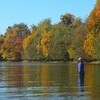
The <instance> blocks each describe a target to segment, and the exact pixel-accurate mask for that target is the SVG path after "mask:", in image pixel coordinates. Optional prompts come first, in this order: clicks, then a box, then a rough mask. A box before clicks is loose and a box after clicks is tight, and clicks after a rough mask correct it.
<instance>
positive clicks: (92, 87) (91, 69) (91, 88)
mask: <svg viewBox="0 0 100 100" xmlns="http://www.w3.org/2000/svg"><path fill="white" fill-rule="evenodd" d="M97 70H98V69H97ZM85 73H86V74H85V76H86V78H85V80H86V81H85V85H86V87H87V88H86V91H88V92H90V93H89V94H88V95H89V96H90V98H91V100H94V99H95V96H99V95H100V92H99V94H98V93H97V91H98V87H97V86H96V83H97V82H96V78H98V76H95V75H96V66H94V65H92V64H91V65H87V67H86V70H85ZM96 87H97V89H96Z"/></svg>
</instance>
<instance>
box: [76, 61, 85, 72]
mask: <svg viewBox="0 0 100 100" xmlns="http://www.w3.org/2000/svg"><path fill="white" fill-rule="evenodd" d="M77 67H78V68H77V69H78V72H79V73H84V62H83V61H78V66H77Z"/></svg>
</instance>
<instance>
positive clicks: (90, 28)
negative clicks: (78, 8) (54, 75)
mask: <svg viewBox="0 0 100 100" xmlns="http://www.w3.org/2000/svg"><path fill="white" fill-rule="evenodd" d="M99 40H100V7H99V6H95V8H94V9H93V10H92V12H91V13H90V15H89V17H88V19H87V20H86V21H85V22H82V20H81V19H80V18H77V17H75V16H74V15H72V14H70V13H66V14H64V15H61V16H60V22H58V23H57V24H52V22H51V20H50V19H48V18H47V19H44V20H43V21H41V22H39V23H38V25H32V26H31V28H28V26H27V25H26V24H24V23H19V24H14V25H13V26H9V27H8V28H7V29H6V32H5V33H4V34H3V35H0V59H1V60H7V61H8V60H9V61H21V60H27V61H37V60H38V61H44V60H45V61H48V60H50V61H55V60H56V61H69V60H76V59H77V58H78V57H79V56H82V57H83V58H84V59H85V60H92V59H96V60H100V50H99V49H100V41H99Z"/></svg>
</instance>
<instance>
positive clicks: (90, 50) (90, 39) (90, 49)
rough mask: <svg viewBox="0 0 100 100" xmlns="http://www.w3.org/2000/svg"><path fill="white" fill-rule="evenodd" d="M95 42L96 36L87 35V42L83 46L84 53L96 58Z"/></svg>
mask: <svg viewBox="0 0 100 100" xmlns="http://www.w3.org/2000/svg"><path fill="white" fill-rule="evenodd" d="M94 40H95V37H94V35H93V34H91V33H89V34H87V37H86V40H85V42H84V45H83V49H84V51H85V52H86V53H87V54H89V55H90V56H91V57H94V56H95V48H94Z"/></svg>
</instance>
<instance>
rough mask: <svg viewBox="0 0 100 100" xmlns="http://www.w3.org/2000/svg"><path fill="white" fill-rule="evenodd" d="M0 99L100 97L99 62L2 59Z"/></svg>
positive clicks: (77, 99) (89, 99)
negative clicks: (79, 67)
mask: <svg viewBox="0 0 100 100" xmlns="http://www.w3.org/2000/svg"><path fill="white" fill-rule="evenodd" d="M0 100H100V65H93V64H85V77H84V79H80V78H79V75H78V73H77V68H76V64H67V63H58V64H45V63H10V62H9V63H7V62H6V63H4V62H0Z"/></svg>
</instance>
